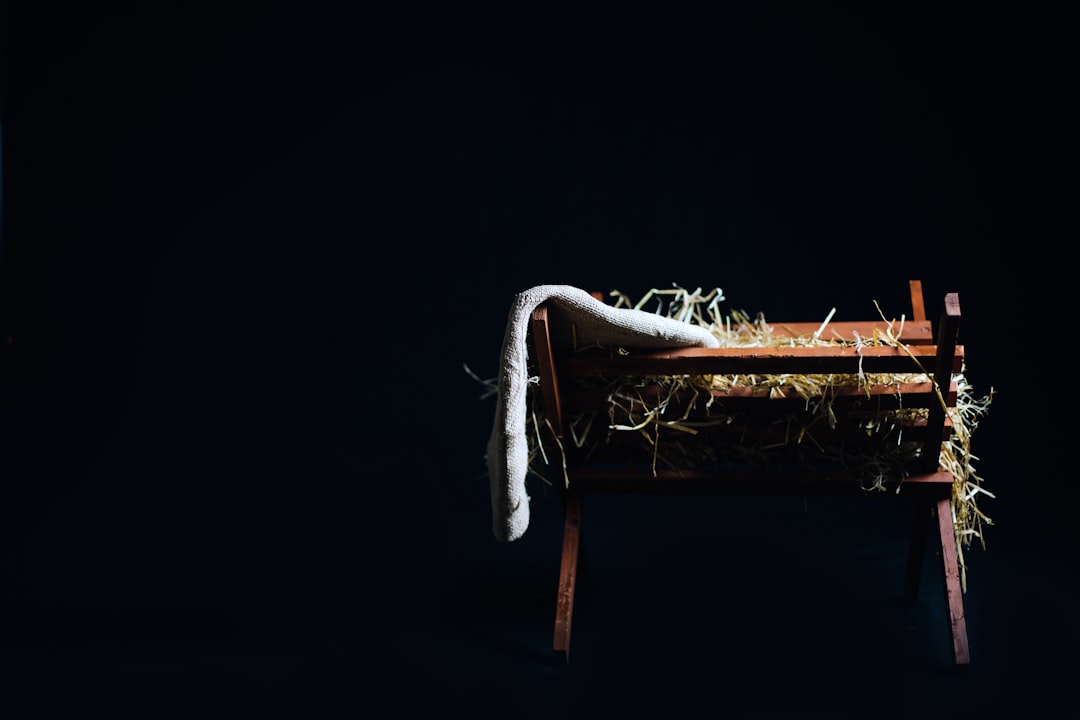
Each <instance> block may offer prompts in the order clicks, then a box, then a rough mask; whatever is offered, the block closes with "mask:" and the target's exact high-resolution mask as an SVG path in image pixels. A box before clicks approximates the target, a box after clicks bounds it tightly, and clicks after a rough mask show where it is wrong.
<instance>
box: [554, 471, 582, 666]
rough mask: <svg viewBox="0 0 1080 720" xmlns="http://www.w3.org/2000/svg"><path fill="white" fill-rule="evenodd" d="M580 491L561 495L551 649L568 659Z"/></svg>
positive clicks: (575, 572) (578, 529) (575, 575)
mask: <svg viewBox="0 0 1080 720" xmlns="http://www.w3.org/2000/svg"><path fill="white" fill-rule="evenodd" d="M581 500H582V498H581V493H580V492H568V493H566V494H565V496H564V503H565V514H566V519H565V523H564V525H563V546H562V562H561V565H560V568H559V594H558V596H557V598H556V602H555V640H554V643H553V645H554V649H555V652H556V653H559V654H561V655H562V656H563V658H564V659H565V660H566V661H567V662H569V661H570V626H571V623H572V622H573V619H574V591H575V589H576V586H577V566H578V552H579V548H580V545H581Z"/></svg>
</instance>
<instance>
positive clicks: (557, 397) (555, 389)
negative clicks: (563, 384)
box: [530, 305, 564, 439]
mask: <svg viewBox="0 0 1080 720" xmlns="http://www.w3.org/2000/svg"><path fill="white" fill-rule="evenodd" d="M530 336H531V337H532V341H533V352H534V353H535V354H536V363H537V366H538V368H539V371H540V392H541V393H542V394H543V398H544V410H545V413H546V414H547V416H548V420H549V421H550V422H551V424H552V426H553V427H554V431H555V434H556V435H557V436H558V437H559V438H560V439H561V438H562V437H563V434H564V426H563V413H562V402H561V394H560V393H559V376H558V374H556V372H555V357H554V353H553V351H552V347H551V336H550V333H549V326H548V310H547V307H546V306H544V305H541V306H540V307H538V308H536V309H535V310H533V313H532V318H531V327H530Z"/></svg>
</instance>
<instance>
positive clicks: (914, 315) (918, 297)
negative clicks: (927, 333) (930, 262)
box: [908, 280, 926, 325]
mask: <svg viewBox="0 0 1080 720" xmlns="http://www.w3.org/2000/svg"><path fill="white" fill-rule="evenodd" d="M908 289H909V290H910V291H911V319H912V320H913V321H915V323H916V324H918V325H921V324H922V323H924V322H926V306H925V305H924V304H923V292H922V280H910V281H908Z"/></svg>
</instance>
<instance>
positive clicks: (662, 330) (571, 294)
mask: <svg viewBox="0 0 1080 720" xmlns="http://www.w3.org/2000/svg"><path fill="white" fill-rule="evenodd" d="M545 302H546V303H548V305H549V308H550V309H551V313H552V320H553V322H558V323H561V325H562V326H563V327H573V329H574V338H575V341H576V344H577V346H578V347H585V346H589V345H601V346H607V347H623V348H665V347H688V346H689V347H695V346H696V347H719V345H720V341H719V340H718V339H717V338H716V336H714V335H713V334H712V333H711V332H710V331H709V330H708V328H704V327H701V326H698V325H693V324H691V323H688V322H683V321H681V320H675V319H672V318H667V317H664V316H662V315H658V314H655V313H651V312H647V311H644V310H635V309H633V308H616V307H612V306H611V305H607V304H605V303H604V302H602V301H600V300H597V299H596V298H594V297H593V296H592V295H590V294H589V293H587V292H585V291H584V290H582V289H580V288H576V287H573V286H570V285H537V286H535V287H532V288H529V289H528V290H525V291H524V292H521V293H518V294H517V295H516V296H515V298H514V302H513V303H512V305H511V307H510V312H509V316H508V318H507V323H506V332H505V335H504V336H503V344H502V353H501V361H500V363H499V375H498V393H497V398H496V408H495V421H494V424H493V426H492V429H491V437H490V438H489V440H488V445H487V466H488V474H489V477H490V480H491V511H492V529H493V531H494V534H495V538H496V539H497V540H499V541H501V542H511V541H514V540H517V539H518V538H520V537H521V536H522V535H524V534H525V531H526V530H527V529H528V527H529V495H528V492H527V488H526V484H525V478H526V475H527V474H528V470H529V446H528V440H527V438H526V435H525V432H526V420H527V413H528V407H527V402H526V395H527V390H528V383H529V382H530V378H529V357H528V351H529V348H528V335H529V319H530V317H531V316H532V312H533V310H535V309H536V308H537V307H538V306H539V305H540V304H542V303H545ZM569 342H570V340H569V338H568V337H565V336H563V335H560V334H558V333H556V335H555V336H553V337H552V343H553V344H554V345H555V346H556V347H567V346H569Z"/></svg>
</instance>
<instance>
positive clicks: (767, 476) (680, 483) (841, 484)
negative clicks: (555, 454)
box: [570, 466, 953, 500]
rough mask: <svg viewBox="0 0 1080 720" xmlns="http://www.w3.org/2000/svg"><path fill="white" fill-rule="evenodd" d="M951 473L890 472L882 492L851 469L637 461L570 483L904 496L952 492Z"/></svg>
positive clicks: (583, 474) (577, 474)
mask: <svg viewBox="0 0 1080 720" xmlns="http://www.w3.org/2000/svg"><path fill="white" fill-rule="evenodd" d="M952 483H953V476H952V474H951V473H947V472H935V473H929V474H926V475H915V476H912V477H908V478H904V479H903V480H900V479H897V478H890V479H888V480H887V481H886V483H885V488H886V492H880V491H878V490H870V491H868V490H867V489H865V488H864V487H863V484H862V483H861V481H860V478H858V477H856V476H854V475H852V474H850V473H840V472H835V471H833V472H825V471H821V472H810V471H806V470H790V471H782V470H775V471H772V472H763V471H761V470H757V469H752V468H745V469H730V470H717V471H704V470H659V469H658V470H657V471H656V473H655V475H654V474H653V472H652V471H651V470H649V469H645V470H643V469H642V468H641V467H640V466H637V467H609V466H605V467H598V466H586V467H576V468H571V469H570V485H571V487H574V488H576V489H577V490H578V491H579V492H581V493H654V494H658V495H662V494H672V493H674V494H680V495H682V494H702V495H777V494H784V495H835V496H844V495H867V494H870V495H875V496H876V495H880V496H882V497H893V496H895V495H896V492H895V491H896V488H897V486H898V485H899V486H900V493H901V494H903V495H904V496H905V497H917V498H929V499H934V500H936V499H939V498H943V497H944V498H947V497H951V495H952Z"/></svg>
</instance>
